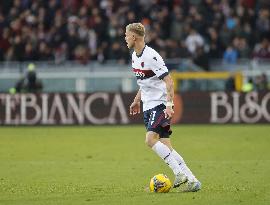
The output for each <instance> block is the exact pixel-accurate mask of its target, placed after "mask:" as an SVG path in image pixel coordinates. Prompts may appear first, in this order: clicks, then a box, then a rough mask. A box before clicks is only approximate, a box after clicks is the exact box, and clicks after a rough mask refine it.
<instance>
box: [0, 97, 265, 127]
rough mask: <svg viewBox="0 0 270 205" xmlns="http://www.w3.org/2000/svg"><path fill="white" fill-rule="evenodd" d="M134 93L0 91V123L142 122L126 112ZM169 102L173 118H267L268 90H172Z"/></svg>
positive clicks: (184, 120) (227, 120)
mask: <svg viewBox="0 0 270 205" xmlns="http://www.w3.org/2000/svg"><path fill="white" fill-rule="evenodd" d="M135 94H136V93H129V94H122V93H106V92H98V93H90V94H88V93H87V94H84V93H65V94H58V93H54V94H47V93H42V94H38V95H35V94H21V95H20V94H16V95H10V94H0V124H1V125H17V124H18V125H20V124H21V125H32V124H40V125H70V124H96V125H103V124H133V123H142V115H138V116H129V105H130V103H131V102H132V100H133V98H134V96H135ZM174 102H175V115H174V118H173V122H174V123H188V124H189V123H220V124H222V123H269V122H270V92H260V93H258V92H251V93H247V94H245V93H238V92H232V93H225V92H192V93H183V94H181V95H180V94H177V95H176V96H175V100H174Z"/></svg>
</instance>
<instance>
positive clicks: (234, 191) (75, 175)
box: [0, 125, 270, 205]
mask: <svg viewBox="0 0 270 205" xmlns="http://www.w3.org/2000/svg"><path fill="white" fill-rule="evenodd" d="M173 131H174V134H173V136H172V142H173V144H174V147H175V148H176V150H178V151H179V152H180V153H181V154H182V156H183V157H184V159H185V161H186V162H187V164H188V165H189V167H190V168H191V170H192V171H193V172H194V173H195V175H196V176H197V177H198V179H200V180H201V182H202V190H201V191H199V192H197V193H183V192H181V189H173V190H171V191H170V192H169V193H168V194H156V193H148V192H146V191H145V187H146V186H147V185H148V183H149V181H150V177H152V176H153V175H155V174H158V173H165V174H167V175H168V176H169V178H170V179H171V181H173V180H174V178H173V174H172V172H171V170H170V169H169V168H168V167H167V165H166V164H165V163H164V162H162V161H161V160H160V159H159V157H157V156H156V155H155V154H154V152H153V151H152V150H151V149H149V148H147V147H146V145H145V144H144V135H145V130H144V127H143V125H141V126H89V127H2V128H0V204H1V205H9V204H14V205H24V204H27V205H28V204H30V205H32V204H35V205H43V204H50V205H52V204H53V205H54V204H55V205H62V204H63V205H69V204H70V205H77V204H78V205H84V204H85V205H86V204H95V205H99V204H106V205H119V204H123V205H127V204H129V205H130V204H134V205H146V204H147V205H148V204H150V205H152V204H169V205H176V204H177V205H178V204H179V205H191V204H195V205H208V204H210V205H234V204H248V205H250V204H254V205H261V204H265V205H266V204H270V126H269V125H260V126H259V125H250V126H249V125H211V126H209V125H192V126H184V125H183V126H174V127H173Z"/></svg>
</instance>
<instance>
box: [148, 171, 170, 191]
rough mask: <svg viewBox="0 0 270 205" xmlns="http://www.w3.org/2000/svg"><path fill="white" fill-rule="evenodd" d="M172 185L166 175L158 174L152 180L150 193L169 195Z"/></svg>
mask: <svg viewBox="0 0 270 205" xmlns="http://www.w3.org/2000/svg"><path fill="white" fill-rule="evenodd" d="M171 187H172V183H171V181H170V179H169V178H168V177H167V176H166V175H165V174H157V175H155V176H154V177H153V178H152V179H151V180H150V185H149V190H150V192H157V193H167V192H169V191H170V189H171Z"/></svg>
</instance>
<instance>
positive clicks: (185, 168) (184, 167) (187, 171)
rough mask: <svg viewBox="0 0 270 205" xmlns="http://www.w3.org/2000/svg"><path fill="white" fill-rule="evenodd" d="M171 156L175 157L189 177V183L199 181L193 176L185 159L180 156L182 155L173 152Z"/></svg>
mask: <svg viewBox="0 0 270 205" xmlns="http://www.w3.org/2000/svg"><path fill="white" fill-rule="evenodd" d="M171 155H172V156H173V157H174V159H175V160H176V161H177V163H178V164H179V166H180V167H181V168H182V170H183V171H184V173H185V174H186V175H187V178H188V181H198V180H197V179H196V177H195V176H194V175H193V173H192V172H191V171H190V169H189V168H188V167H187V165H186V163H185V161H184V159H183V158H182V157H181V156H180V154H178V153H177V152H176V151H175V150H173V151H172V154H171Z"/></svg>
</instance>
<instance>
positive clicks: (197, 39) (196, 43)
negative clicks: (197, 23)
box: [186, 28, 204, 55]
mask: <svg viewBox="0 0 270 205" xmlns="http://www.w3.org/2000/svg"><path fill="white" fill-rule="evenodd" d="M203 45H204V40H203V38H202V36H201V35H200V34H199V33H198V32H197V31H196V30H195V29H193V28H191V30H190V32H189V35H188V36H187V38H186V46H187V49H188V51H189V52H190V53H191V54H192V55H194V54H195V52H196V49H197V48H198V47H202V46H203Z"/></svg>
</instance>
